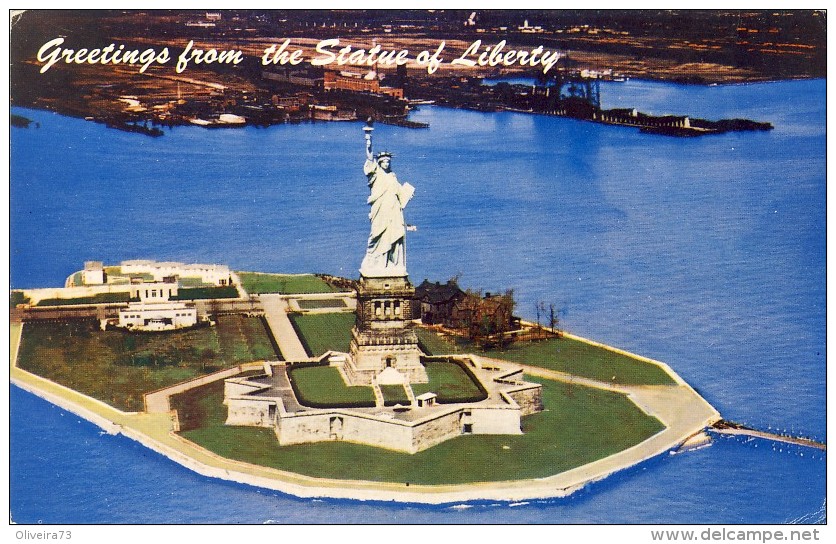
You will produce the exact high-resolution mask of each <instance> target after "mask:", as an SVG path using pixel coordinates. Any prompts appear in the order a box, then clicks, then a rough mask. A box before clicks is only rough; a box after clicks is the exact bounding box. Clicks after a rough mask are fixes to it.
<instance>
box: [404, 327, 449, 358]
mask: <svg viewBox="0 0 836 544" xmlns="http://www.w3.org/2000/svg"><path fill="white" fill-rule="evenodd" d="M415 333H416V334H417V335H418V345H419V346H420V347H421V350H422V351H423V352H424V353H426V354H427V355H450V354H453V353H457V352H458V350H459V347H458V346H457V345H456V343H455V342H452V341H450V340H449V339H448V338H447V337H444V336H441V335H440V334H437V333H435V332H433V331H431V330H429V329H424V328H422V327H415Z"/></svg>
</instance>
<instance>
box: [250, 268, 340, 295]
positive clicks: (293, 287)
mask: <svg viewBox="0 0 836 544" xmlns="http://www.w3.org/2000/svg"><path fill="white" fill-rule="evenodd" d="M237 274H238V277H239V278H241V285H243V286H244V290H246V291H247V292H248V293H249V294H251V295H256V294H260V293H282V294H286V295H301V294H309V293H333V292H335V291H337V289H334V288H333V287H331V286H330V285H329V284H328V283H326V282H325V281H324V280H322V279H320V278H318V277H316V276H314V275H313V274H263V273H260V272H237Z"/></svg>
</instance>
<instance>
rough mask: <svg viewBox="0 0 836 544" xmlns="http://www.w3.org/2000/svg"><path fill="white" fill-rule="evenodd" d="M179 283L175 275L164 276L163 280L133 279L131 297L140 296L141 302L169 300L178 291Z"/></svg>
mask: <svg viewBox="0 0 836 544" xmlns="http://www.w3.org/2000/svg"><path fill="white" fill-rule="evenodd" d="M178 288H179V286H178V284H177V280H176V278H175V277H174V276H169V277H166V278H163V281H138V280H137V279H134V280H131V298H132V299H136V298H138V299H139V301H140V302H152V303H153V302H168V301H169V300H171V299H172V298H175V297H176V296H177V293H178Z"/></svg>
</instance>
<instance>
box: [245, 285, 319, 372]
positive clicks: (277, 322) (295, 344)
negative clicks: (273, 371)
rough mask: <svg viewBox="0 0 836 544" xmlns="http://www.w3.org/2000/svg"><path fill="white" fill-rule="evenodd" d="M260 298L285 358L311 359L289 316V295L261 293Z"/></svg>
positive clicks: (291, 359) (290, 359) (288, 359)
mask: <svg viewBox="0 0 836 544" xmlns="http://www.w3.org/2000/svg"><path fill="white" fill-rule="evenodd" d="M258 298H259V300H261V303H262V304H263V305H264V317H265V318H266V319H267V325H269V327H270V330H271V331H272V332H273V338H275V339H276V343H277V344H279V349H280V350H281V352H282V357H284V360H285V361H307V360H308V359H310V356H308V352H307V351H305V347H304V346H303V345H302V342H300V341H299V337H298V336H297V335H296V329H294V328H293V325H292V324H291V323H290V318H289V317H288V316H287V310H288V308H289V306H288V302H287V295H259V296H258Z"/></svg>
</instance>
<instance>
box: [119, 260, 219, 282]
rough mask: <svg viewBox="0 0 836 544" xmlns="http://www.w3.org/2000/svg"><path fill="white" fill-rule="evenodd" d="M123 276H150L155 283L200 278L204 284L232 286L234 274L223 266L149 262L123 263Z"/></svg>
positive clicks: (134, 261)
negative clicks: (175, 277)
mask: <svg viewBox="0 0 836 544" xmlns="http://www.w3.org/2000/svg"><path fill="white" fill-rule="evenodd" d="M121 267H122V274H123V275H126V276H129V275H131V274H150V275H151V276H153V278H154V280H155V281H162V280H163V278H166V277H168V276H179V277H181V278H199V279H200V280H201V281H202V282H203V283H207V284H212V285H220V286H224V285H232V283H233V282H232V273H231V272H230V270H229V267H228V266H226V265H221V264H185V263H178V262H157V261H149V260H144V259H143V260H132V261H122V263H121Z"/></svg>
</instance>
